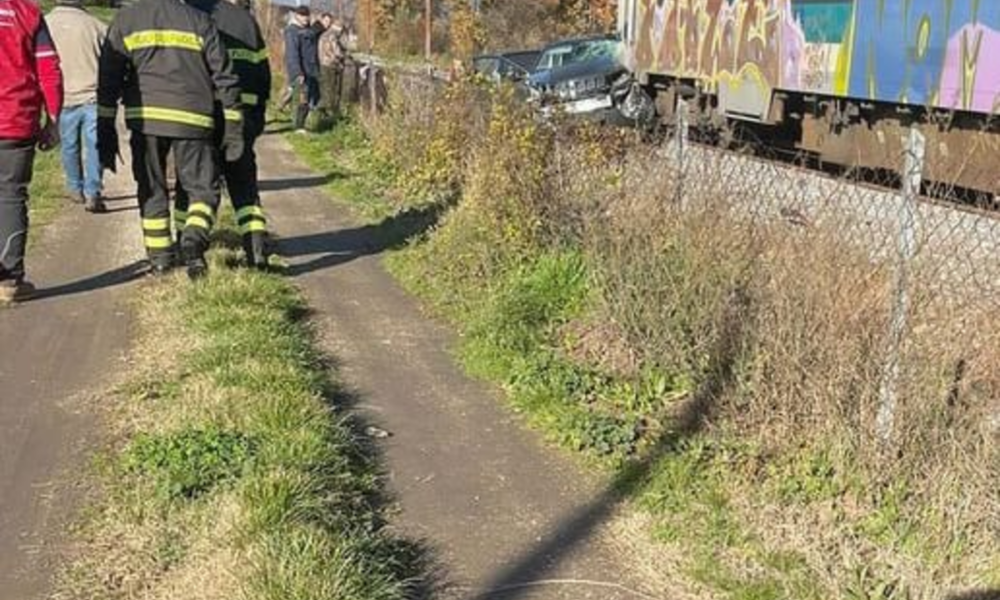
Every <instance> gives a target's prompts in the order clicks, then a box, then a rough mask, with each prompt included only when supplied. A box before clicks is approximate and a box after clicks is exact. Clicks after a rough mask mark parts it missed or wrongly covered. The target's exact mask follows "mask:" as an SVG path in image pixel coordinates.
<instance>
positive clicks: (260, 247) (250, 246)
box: [243, 232, 268, 271]
mask: <svg viewBox="0 0 1000 600" xmlns="http://www.w3.org/2000/svg"><path fill="white" fill-rule="evenodd" d="M243 252H245V253H246V256H247V266H248V267H250V268H251V269H258V270H260V271H266V270H267V268H268V259H267V256H268V252H267V238H266V235H265V234H264V233H263V232H254V233H248V234H245V235H244V236H243Z"/></svg>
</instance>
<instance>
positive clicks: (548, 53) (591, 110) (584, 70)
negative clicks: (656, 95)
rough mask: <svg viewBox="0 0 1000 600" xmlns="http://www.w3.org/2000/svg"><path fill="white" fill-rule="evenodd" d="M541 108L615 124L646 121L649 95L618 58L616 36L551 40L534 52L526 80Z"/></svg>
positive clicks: (649, 114)
mask: <svg viewBox="0 0 1000 600" xmlns="http://www.w3.org/2000/svg"><path fill="white" fill-rule="evenodd" d="M525 85H526V86H527V88H528V90H529V95H530V98H531V101H532V102H534V103H537V105H538V106H539V109H540V110H541V112H542V113H543V114H545V115H552V114H555V113H557V112H562V113H565V114H569V115H577V116H581V117H587V118H591V119H595V120H598V121H601V122H605V123H611V124H616V125H631V124H636V123H637V122H639V123H642V122H647V121H651V120H652V118H653V116H654V114H655V108H654V104H653V101H652V99H651V98H649V96H648V95H647V94H646V93H645V92H644V91H643V90H642V88H641V87H640V86H639V85H638V84H637V83H636V82H635V81H634V79H633V77H632V75H631V74H630V73H629V71H628V69H626V68H625V65H624V64H622V61H621V44H620V42H619V40H618V38H617V37H615V36H595V37H588V38H579V39H572V40H565V41H560V42H556V43H554V44H551V45H549V46H547V47H546V48H545V49H543V50H542V52H541V54H540V55H539V58H538V61H537V63H536V64H535V68H534V69H533V72H532V73H531V75H530V76H528V78H527V80H526V81H525Z"/></svg>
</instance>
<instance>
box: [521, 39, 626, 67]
mask: <svg viewBox="0 0 1000 600" xmlns="http://www.w3.org/2000/svg"><path fill="white" fill-rule="evenodd" d="M617 51H618V43H617V42H616V41H614V40H588V41H584V42H577V43H575V44H565V45H562V46H554V47H552V48H549V49H548V50H546V51H545V53H544V54H542V57H541V58H540V59H539V60H538V70H544V69H554V68H556V67H565V66H567V65H573V64H577V63H582V62H587V61H591V60H596V59H599V58H613V57H614V56H615V54H616V52H617Z"/></svg>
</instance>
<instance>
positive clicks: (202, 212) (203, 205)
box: [130, 132, 219, 267]
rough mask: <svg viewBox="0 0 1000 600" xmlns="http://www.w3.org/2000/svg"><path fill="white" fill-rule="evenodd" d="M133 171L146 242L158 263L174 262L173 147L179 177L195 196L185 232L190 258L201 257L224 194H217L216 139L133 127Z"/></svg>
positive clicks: (184, 245)
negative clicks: (167, 134) (148, 132)
mask: <svg viewBox="0 0 1000 600" xmlns="http://www.w3.org/2000/svg"><path fill="white" fill-rule="evenodd" d="M130 145H131V147H132V174H133V176H134V177H135V181H136V183H137V184H138V196H139V212H140V214H141V216H142V234H143V242H144V244H145V246H146V253H147V255H148V256H149V260H150V262H152V263H153V264H154V266H158V267H167V266H170V265H171V264H172V263H173V259H174V244H173V237H172V236H171V233H170V189H169V186H168V182H167V156H168V155H169V154H170V152H171V151H173V156H174V167H175V169H176V172H177V181H178V184H179V185H183V186H184V189H186V190H188V193H189V194H190V198H191V200H190V201H189V205H188V209H187V217H186V219H185V222H184V226H183V229H182V230H181V234H180V236H179V242H180V251H181V257H182V258H183V260H184V261H185V262H187V261H190V260H193V259H200V258H202V256H203V255H204V253H205V251H207V250H208V244H209V235H210V234H211V231H212V225H213V223H214V222H215V213H216V210H217V209H218V204H219V203H218V199H217V197H216V195H215V180H216V177H217V176H216V173H217V168H216V162H215V156H214V144H213V143H212V140H210V139H175V138H166V137H159V136H155V135H146V134H143V133H139V132H133V133H132V138H131V141H130Z"/></svg>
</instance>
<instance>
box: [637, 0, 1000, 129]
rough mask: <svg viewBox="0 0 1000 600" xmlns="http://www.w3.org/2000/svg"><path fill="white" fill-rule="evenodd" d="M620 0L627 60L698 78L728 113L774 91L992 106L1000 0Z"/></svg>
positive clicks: (999, 71) (997, 81) (758, 105)
mask: <svg viewBox="0 0 1000 600" xmlns="http://www.w3.org/2000/svg"><path fill="white" fill-rule="evenodd" d="M627 2H628V4H629V5H630V9H626V10H625V11H624V12H623V15H625V19H626V20H627V21H628V20H631V21H633V22H631V23H627V24H625V25H627V26H628V27H627V29H625V30H627V31H633V32H635V33H634V34H633V35H631V36H630V37H631V38H633V39H629V40H627V41H628V42H629V43H628V44H627V46H628V52H627V56H628V59H629V60H630V62H631V64H632V66H633V67H634V68H635V69H637V70H639V71H646V72H651V73H662V74H669V75H674V76H678V77H685V78H695V79H698V80H700V81H702V82H703V85H705V86H706V87H708V88H709V89H710V90H713V91H716V92H717V93H718V94H719V95H720V100H721V103H722V104H723V106H725V107H726V108H727V109H728V110H730V111H731V112H736V113H740V112H743V113H746V114H748V115H751V116H762V115H763V114H764V111H766V108H767V106H768V105H769V103H770V98H771V92H772V91H773V90H775V89H784V90H794V91H802V92H812V93H822V94H829V95H838V96H845V97H853V98H858V99H870V100H878V101H883V102H893V103H909V104H917V105H924V106H936V107H942V108H953V109H962V110H971V111H976V112H984V113H992V112H996V111H997V109H998V108H1000V67H998V66H997V63H996V57H997V56H1000V54H998V53H1000V1H998V0H627ZM636 26H637V27H636ZM991 57H992V58H993V60H991Z"/></svg>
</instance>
